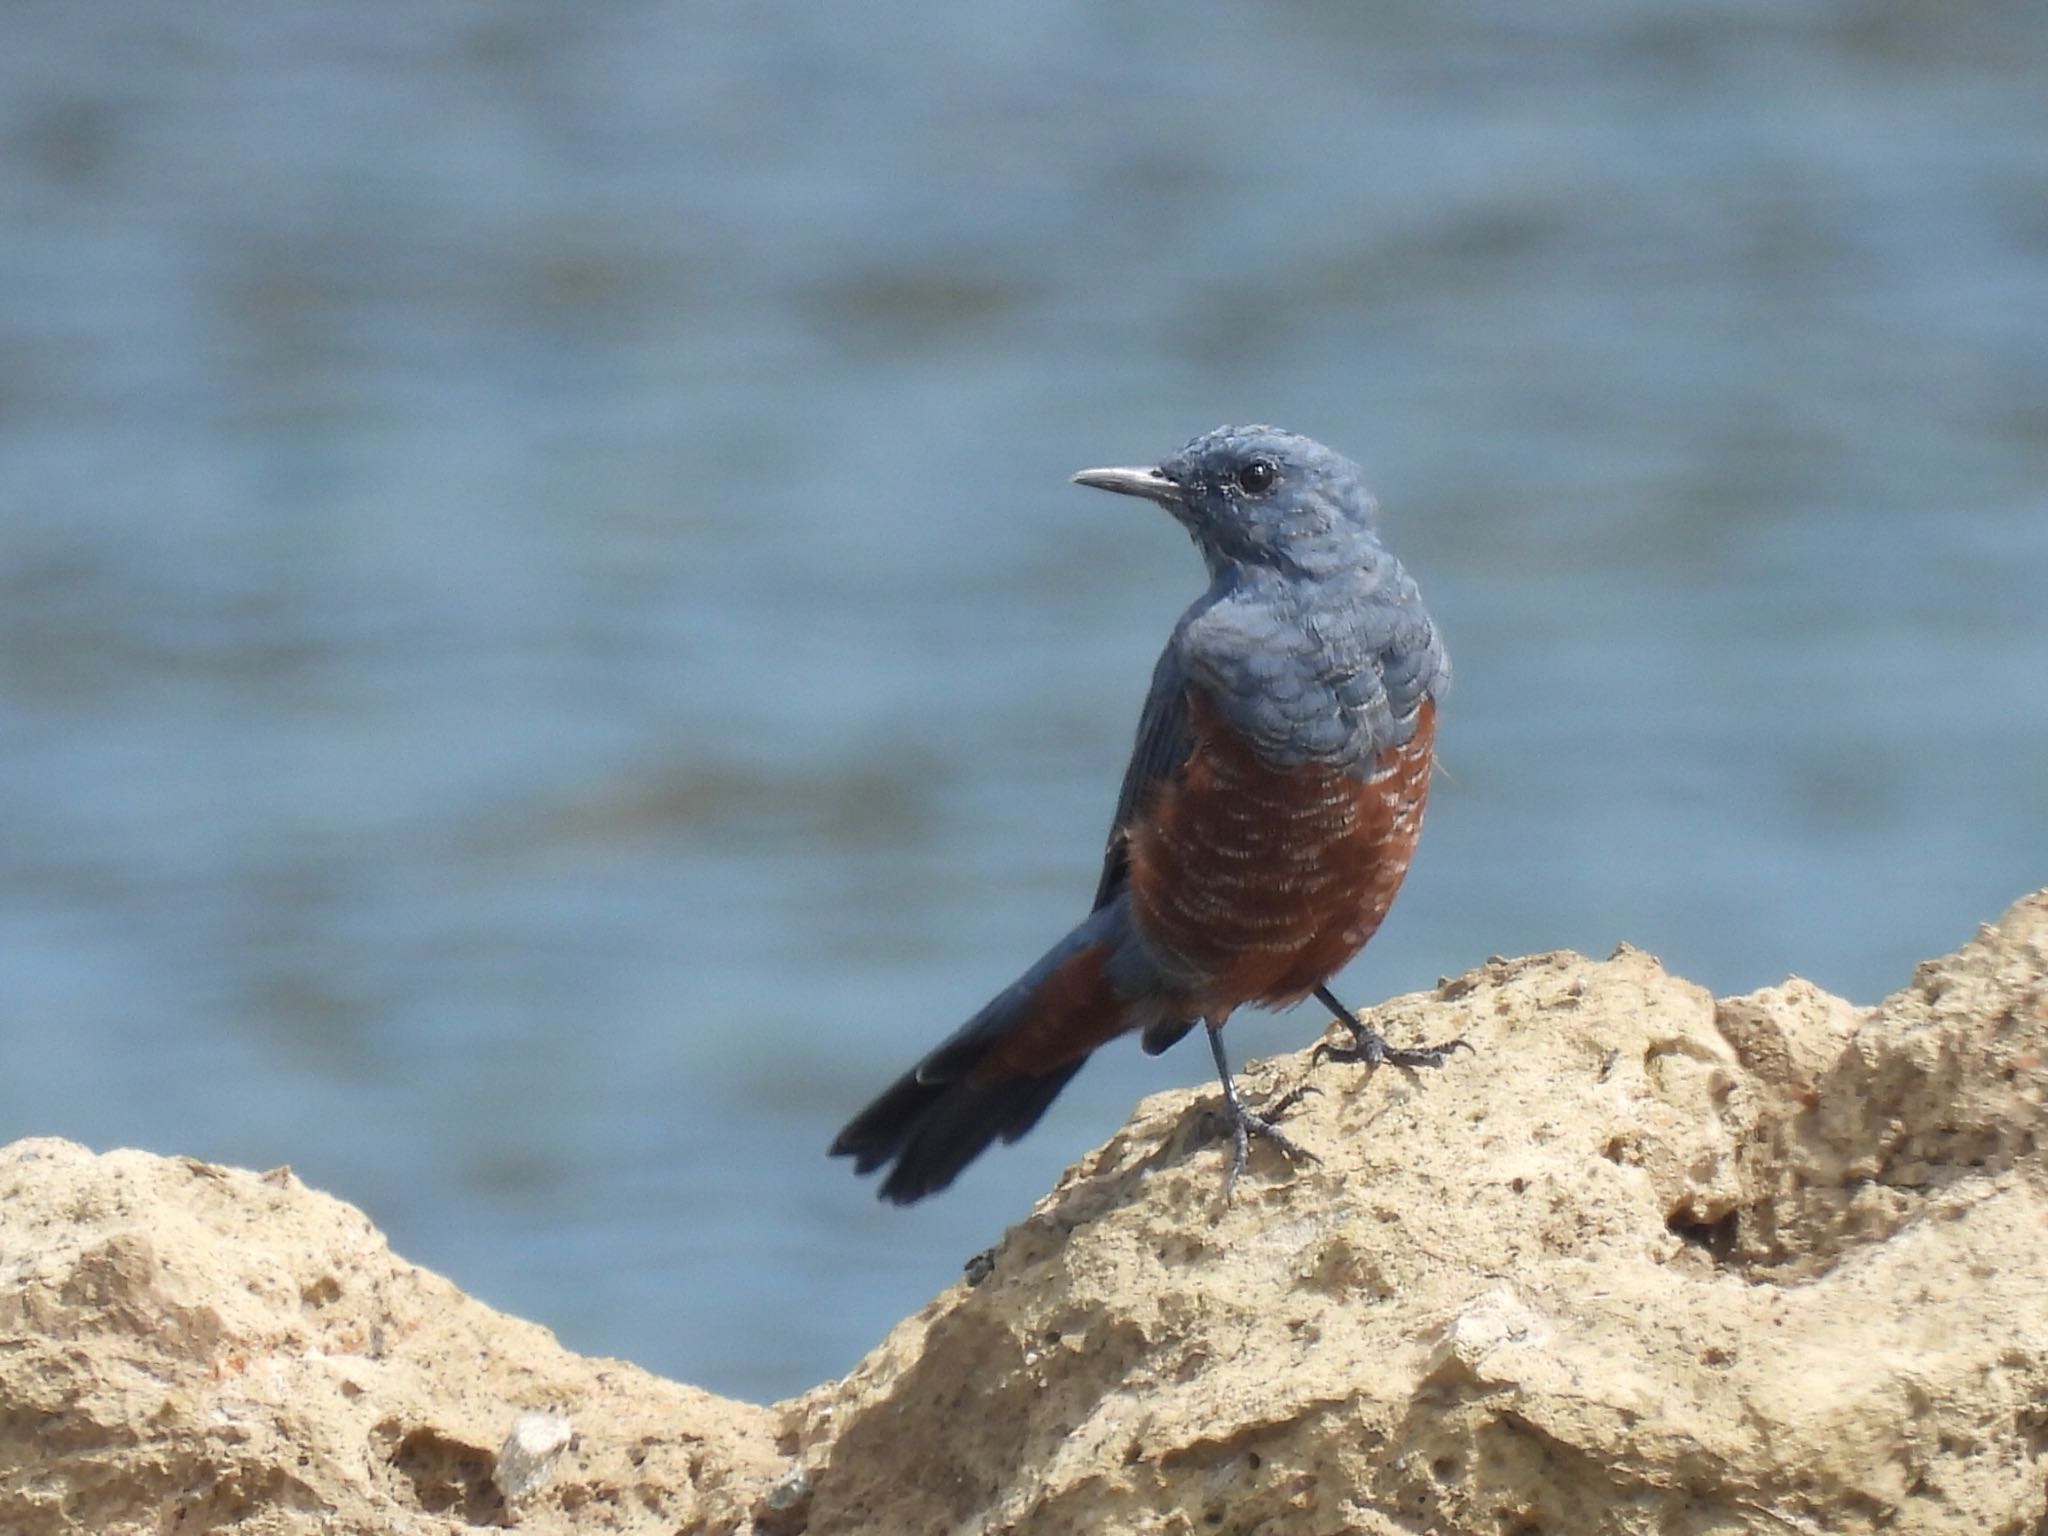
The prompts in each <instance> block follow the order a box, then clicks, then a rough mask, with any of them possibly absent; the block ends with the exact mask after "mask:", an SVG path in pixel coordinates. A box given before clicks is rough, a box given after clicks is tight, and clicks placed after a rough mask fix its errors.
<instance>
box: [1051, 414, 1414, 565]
mask: <svg viewBox="0 0 2048 1536" xmlns="http://www.w3.org/2000/svg"><path fill="white" fill-rule="evenodd" d="M1074 482H1075V483H1076V484H1077V485H1091V486H1094V487H1095V488H1096V489H1098V490H1104V491H1116V492H1118V493H1120V494H1122V495H1125V496H1142V497H1144V498H1145V499H1146V500H1148V501H1156V502H1158V503H1159V504H1160V505H1161V506H1163V507H1165V508H1166V509H1167V511H1169V512H1171V513H1172V514H1173V515H1174V517H1175V518H1177V519H1178V520H1179V521H1180V523H1181V524H1182V526H1184V527H1185V528H1186V529H1187V530H1188V532H1189V533H1190V534H1192V535H1193V536H1194V540H1195V543H1196V544H1197V545H1198V546H1199V547H1200V548H1201V551H1202V555H1203V557H1204V558H1205V559H1206V560H1208V562H1209V563H1210V565H1211V566H1212V567H1218V566H1223V565H1247V566H1259V565H1264V566H1276V567H1282V568H1290V569H1294V570H1299V571H1304V572H1307V573H1309V574H1312V575H1320V574H1325V573H1328V572H1332V571H1336V570H1342V569H1346V568H1355V567H1357V566H1358V565H1360V564H1361V563H1363V562H1365V561H1367V560H1369V559H1370V558H1371V556H1372V555H1373V553H1374V552H1375V551H1376V550H1377V549H1378V547H1379V546H1378V541H1377V539H1376V538H1375V536H1374V533H1373V526H1372V517H1373V511H1374V508H1373V499H1372V496H1371V494H1370V493H1369V492H1368V491H1367V490H1366V488H1365V482H1364V479H1363V477H1362V476H1361V474H1360V471H1359V468H1358V466H1357V465H1356V464H1354V463H1352V462H1351V461H1350V460H1349V459H1347V458H1345V457H1344V456H1343V455H1342V454H1340V453H1337V452H1335V451H1333V450H1332V449H1329V448H1325V447H1324V446H1323V445H1322V444H1321V443H1319V442H1316V441H1315V440H1314V439H1313V438H1307V437H1303V436H1301V435H1300V434H1299V433H1295V432H1283V431H1282V430H1281V429H1280V428H1278V427H1218V428H1217V429H1216V430H1215V431H1213V432H1205V433H1203V434H1202V435H1201V436H1200V437H1198V438H1196V439H1195V440H1194V441H1193V442H1191V443H1189V444H1188V445H1187V446H1186V447H1185V448H1183V449H1181V451H1180V452H1179V453H1176V454H1174V455H1173V456H1172V457H1171V458H1169V459H1167V460H1165V461H1164V462H1163V463H1161V464H1159V465H1157V466H1156V467H1154V468H1150V469H1084V470H1082V471H1081V473H1079V474H1078V475H1076V476H1074Z"/></svg>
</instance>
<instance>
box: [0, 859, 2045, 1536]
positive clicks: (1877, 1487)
mask: <svg viewBox="0 0 2048 1536" xmlns="http://www.w3.org/2000/svg"><path fill="white" fill-rule="evenodd" d="M1374 1021H1375V1023H1376V1024H1377V1025H1378V1026H1379V1027H1380V1028H1381V1029H1382V1030H1384V1031H1386V1032H1387V1033H1389V1034H1390V1036H1391V1037H1392V1038H1393V1039H1395V1040H1396V1041H1400V1042H1423V1041H1434V1040H1440V1039H1444V1038H1447V1037H1450V1036H1458V1035H1462V1036H1464V1037H1466V1038H1468V1039H1469V1040H1471V1041H1472V1043H1473V1044H1474V1045H1475V1046H1476V1047H1478V1054H1477V1056H1465V1055H1459V1056H1457V1057H1456V1058H1454V1059H1453V1061H1452V1062H1451V1064H1450V1065H1449V1066H1447V1067H1446V1068H1445V1069H1443V1070H1442V1071H1440V1072H1431V1073H1413V1072H1404V1071H1400V1070H1396V1069H1390V1068H1383V1069H1381V1070H1380V1071H1378V1072H1376V1073H1373V1072H1367V1071H1364V1070H1363V1069H1360V1068H1357V1067H1354V1066H1351V1065H1347V1064H1343V1063H1338V1062H1332V1061H1327V1060H1326V1061H1321V1062H1317V1061H1314V1060H1312V1058H1311V1056H1310V1053H1308V1052H1303V1053H1301V1054H1300V1055H1297V1056H1294V1057H1289V1058H1283V1059H1280V1060H1277V1061H1274V1062H1269V1063H1265V1064H1263V1065H1261V1066H1257V1067H1254V1068H1252V1069H1250V1070H1249V1071H1248V1072H1247V1073H1246V1074H1245V1086H1246V1087H1247V1089H1248V1090H1249V1091H1250V1092H1251V1094H1252V1095H1253V1096H1254V1097H1255V1098H1256V1097H1257V1096H1258V1095H1259V1094H1261V1093H1267V1094H1277V1093H1282V1092H1285V1091H1286V1090H1287V1089H1288V1088H1290V1087H1293V1086H1295V1085H1296V1084H1300V1083H1307V1084H1310V1085H1312V1086H1313V1087H1315V1088H1316V1089H1317V1090H1319V1091H1318V1092H1316V1093H1314V1094H1312V1095H1310V1096H1309V1097H1307V1098H1306V1099H1305V1100H1304V1101H1303V1102H1302V1103H1301V1104H1300V1105H1299V1106H1298V1107H1297V1108H1296V1109H1295V1110H1293V1111H1292V1112H1291V1114H1290V1115H1289V1118H1288V1122H1287V1124H1288V1130H1289V1134H1290V1135H1291V1136H1293V1137H1294V1138H1295V1139H1296V1140H1297V1141H1298V1142H1300V1143H1301V1144H1302V1145H1303V1146H1304V1147H1305V1148H1307V1149H1308V1150H1309V1151H1310V1152H1312V1153H1314V1154H1315V1155H1316V1156H1317V1157H1318V1158H1319V1159H1320V1161H1319V1162H1313V1163H1310V1162H1303V1163H1300V1164H1293V1165H1290V1164H1289V1163H1288V1162H1287V1161H1286V1160H1285V1158H1284V1157H1282V1156H1281V1154H1280V1153H1279V1152H1278V1151H1276V1150H1275V1149H1273V1148H1271V1147H1269V1146H1262V1145H1255V1147H1254V1149H1253V1161H1252V1165H1251V1167H1250V1169H1249V1170H1248V1172H1247V1174H1246V1176H1245V1178H1244V1179H1243V1180H1242V1181H1241V1182H1240V1183H1239V1185H1238V1187H1237V1193H1236V1197H1235V1199H1234V1200H1233V1201H1232V1202H1231V1203H1230V1204H1228V1205H1225V1204H1223V1203H1222V1201H1221V1198H1220V1188H1221V1179H1222V1171H1223V1167H1224V1163H1225V1160H1226V1158H1227V1155H1228V1147H1227V1143H1226V1142H1224V1141H1223V1140H1221V1139H1219V1137H1218V1136H1217V1134H1216V1132H1217V1123H1216V1120H1215V1116H1214V1113H1213V1111H1214V1108H1215V1103H1216V1095H1215V1092H1214V1090H1213V1089H1211V1090H1206V1091H1202V1092H1196V1093H1185V1092H1180V1093H1169V1094H1161V1095H1157V1096H1155V1097H1153V1098H1150V1099H1148V1100H1146V1101H1145V1102H1144V1103H1143V1104H1141V1105H1140V1106H1139V1108H1138V1110H1137V1112H1136V1113H1135V1114H1134V1116H1133V1117H1132V1119H1131V1121H1130V1122H1129V1123H1128V1124H1127V1125H1126V1126H1125V1127H1124V1128H1123V1129H1122V1130H1121V1131H1119V1132H1118V1133H1117V1134H1116V1135H1115V1136H1114V1137H1113V1138H1111V1140H1110V1141H1109V1142H1108V1143H1107V1144H1106V1145H1105V1146H1103V1147H1102V1148H1100V1149H1098V1150H1097V1151H1096V1152H1095V1153H1093V1154H1091V1155H1090V1156H1089V1157H1087V1158H1085V1159H1084V1160H1083V1161H1082V1162H1081V1163H1080V1164H1079V1165H1077V1166H1076V1167H1075V1168H1074V1169H1073V1170H1072V1171H1071V1172H1070V1173H1069V1174H1068V1175H1067V1176H1066V1178H1065V1179H1064V1180H1062V1182H1061V1184H1060V1185H1059V1187H1058V1188H1057V1189H1055V1190H1054V1191H1053V1192H1052V1193H1051V1194H1050V1195H1048V1196H1047V1197H1046V1198H1045V1199H1044V1200H1043V1201H1041V1202H1040V1203H1039V1205H1038V1207H1037V1208H1036V1210H1034V1211H1033V1212H1032V1213H1031V1214H1030V1216H1029V1217H1028V1218H1027V1219H1026V1220H1024V1221H1023V1222H1022V1223H1020V1224H1019V1225H1018V1226H1017V1227H1015V1228H1013V1229H1012V1230H1011V1232H1010V1233H1009V1235H1008V1237H1007V1238H1006V1239H1005V1240H1004V1242H1003V1243H1002V1244H1001V1245H1000V1246H999V1247H998V1248H997V1249H996V1250H995V1252H994V1253H993V1255H992V1256H991V1257H990V1259H989V1260H988V1261H987V1262H986V1263H984V1264H981V1265H977V1266H976V1272H977V1274H980V1275H981V1276H982V1278H981V1279H980V1281H979V1283H978V1284H968V1283H967V1282H966V1281H964V1280H963V1282H962V1283H960V1284H958V1285H955V1286H954V1287H952V1288H950V1289H949V1290H948V1291H947V1292H946V1293H945V1294H943V1295H942V1296H940V1297H938V1298H937V1299H936V1300H934V1301H933V1302H932V1303H931V1304H930V1305H928V1306H927V1307H925V1308H924V1309H923V1310H922V1311H921V1312H919V1313H918V1314H917V1315H916V1316H915V1317H913V1318H910V1319H908V1320H906V1321H905V1322H904V1323H902V1324H900V1325H899V1326H898V1327H897V1328H896V1329H895V1331H894V1332H893V1333H891V1335H890V1336H889V1338H888V1339H886V1340H885V1341H884V1342H883V1343H882V1344H881V1345H880V1346H879V1347H878V1348H877V1349H876V1350H875V1351H874V1353H873V1354H872V1355H870V1356H869V1358H868V1359H867V1360H866V1361H864V1362H863V1363H862V1364H861V1365H860V1366H859V1367H858V1368H857V1369H856V1370H855V1371H854V1372H853V1373H852V1374H851V1375H850V1376H848V1377H847V1378H846V1379H845V1380H844V1381H840V1382H836V1383H831V1384H828V1385H826V1386H823V1387H820V1388H818V1389H816V1390H815V1391H813V1392H811V1393H808V1394H806V1395H805V1396H804V1397H802V1398H799V1399H796V1400H794V1401H791V1402H788V1403H784V1404H779V1405H777V1406H775V1407H773V1408H758V1407H753V1406H750V1405H747V1404H742V1403H735V1402H730V1401H726V1400H722V1399H717V1398H712V1397H710V1396H708V1395H707V1394H704V1393H700V1392H696V1391H693V1390H692V1389H690V1388H687V1387H680V1386H676V1385H674V1384H671V1383H667V1382H663V1381H660V1380H658V1379H656V1378H653V1377H650V1376H647V1375H646V1374H644V1373H642V1372H639V1371H637V1370H635V1369H634V1368H632V1367H630V1366H625V1365H621V1364H619V1363H617V1362H609V1361H585V1360H581V1359H578V1358H577V1357H574V1356H571V1355H568V1354H567V1353H565V1352H564V1351H562V1350H561V1349H560V1348H559V1347H558V1346H556V1345H555V1343H554V1342H553V1340H552V1339H551V1338H550V1337H549V1336H548V1335H547V1334H546V1333H545V1332H543V1331H542V1330H540V1329H538V1328H535V1327H533V1326H531V1325H529V1324H526V1323H521V1322H518V1321H516V1320H513V1319H509V1318H505V1317H503V1316H500V1315H498V1314H496V1313H493V1312H491V1311H490V1310H489V1309H487V1308H485V1307H483V1306H481V1305H480V1304H478V1303H475V1302H472V1301H470V1300H468V1299H467V1298H464V1297H463V1296H462V1295H461V1294H460V1293H459V1292H457V1291H456V1290H454V1288H453V1287H452V1286H449V1285H448V1284H447V1283H446V1282H444V1281H441V1280H439V1279H438V1278H436V1277H434V1276H432V1275H428V1274H426V1273H424V1272H422V1271H420V1270H417V1269H415V1268H413V1267H411V1266H409V1265H406V1264H404V1263H403V1262H402V1261H400V1260H398V1259H396V1258H394V1257H393V1256H392V1255H391V1254H390V1253H389V1251H388V1250H387V1249H386V1248H385V1246H384V1244H383V1242H382V1239H381V1238H379V1237H378V1235H377V1234H376V1233H375V1231H374V1230H373V1229H372V1228H371V1227H370V1226H369V1224H368V1223H367V1221H365V1220H364V1218H363V1217H362V1216H360V1215H359V1214H358V1213H356V1212H355V1211H353V1210H351V1209H350V1208H348V1207H346V1206H343V1205H340V1204H339V1203H337V1202H335V1201H333V1200H330V1199H328V1198H326V1197H325V1196H321V1195H318V1194H316V1193H313V1192H311V1191H308V1190H306V1189H305V1188H303V1187H302V1186H300V1185H299V1184H297V1183H296V1181H294V1180H292V1179H291V1178H290V1177H289V1175H261V1176H259V1175H255V1174H247V1173H240V1172H234V1171H230V1170H225V1169H216V1168H209V1167H206V1166H204V1165H199V1164H191V1163H182V1162H177V1161H167V1160H164V1159H158V1158H153V1157H147V1156H145V1155H143V1154H139V1153H132V1152H131V1153H113V1154H109V1155H107V1156H105V1157H93V1156H92V1155H91V1154H89V1153H86V1152H85V1151H83V1150H82V1149H79V1148H76V1147H71V1146H68V1145H66V1144H64V1143H58V1142H48V1141H43V1142H23V1143H17V1144H16V1145H15V1146H13V1147H11V1148H7V1149H4V1150H0V1404H4V1408H0V1531H4V1532H6V1533H8V1536H14V1533H16V1532H20V1533H22V1536H43V1533H50V1532H58V1531H64V1532H71V1531H95V1532H98V1531H107V1532H122V1533H125V1532H129V1531H135V1532H142V1531H148V1532H158V1531H178V1532H185V1531H211V1530H222V1531H236V1532H266V1533H267V1532H273V1531H274V1532H315V1531H318V1532H356V1531H364V1532H368V1531H379V1532H384V1531H414V1530H419V1531H437V1532H438V1531H447V1530H459V1529H462V1528H464V1527H465V1526H473V1525H491V1524H500V1523H506V1522H510V1521H515V1520H516V1521H517V1522H518V1523H519V1524H520V1526H521V1528H522V1529H525V1530H531V1531H536V1532H556V1531H563V1532H567V1531H631V1532H640V1531H646V1532H656V1531H660V1532H698V1531H703V1532H718V1533H728V1532H730V1533H758V1536H797V1533H811V1536H837V1533H850V1532H874V1533H888V1536H895V1533H905V1536H919V1533H925V1532H947V1533H953V1532H959V1533H968V1532H974V1533H979V1532H990V1533H995V1532H1004V1533H1011V1532H1014V1533H1020V1536H1021V1533H1031V1536H1040V1533H1065V1532H1075V1533H1079V1532H1102V1531H1115V1532H1128V1533H1185V1536H1206V1533H1210V1532H1241V1533H1251V1532H1264V1533H1273V1536H1281V1533H1287V1536H1293V1533H1303V1536H1320V1533H1331V1536H1335V1533H1340V1532H1365V1533H1386V1536H1395V1533H1400V1536H1423V1533H1429V1532H1436V1533H1440V1536H1456V1533H1466V1532H1472V1533H1479V1532H1484V1533H1487V1536H1604V1533H1616V1536H1624V1533H1625V1536H1652V1533H1654V1536H1707V1533H1715V1536H1724V1533H1733V1532H1758V1533H1764V1532H1830V1533H1833V1532H1873V1533H1875V1532H1886V1533H1901V1532H1927V1533H1944V1536H1946V1533H1953V1532H1984V1533H2008V1536H2039V1533H2040V1532H2042V1531H2043V1530H2044V1529H2048V1182H2044V1177H2043V1167H2042V1156H2041V1146H2040V1142H2041V1138H2042V1135H2043V1131H2044V1125H2048V1119H2044V1103H2043V1100H2044V1076H2043V1068H2044V1065H2048V892H2044V893H2041V894H2037V895H2035V896H2032V897H2029V898H2027V899H2026V900H2024V901H2022V902H2020V903H2019V904H2018V905H2017V906H2015V907H2014V908H2013V909H2012V911H2011V912H2009V913H2008V914H2007V915H2006V916H2005V918H2004V919H2003V920H2002V921H2001V922H1999V923H1998V924H1997V925H1996V926H1995V927H1988V928H1986V929H1984V930H1982V931H1981V932H1980V934H1979V935H1978V937H1977V938H1976V939H1975V940H1973V941H1972V942H1971V943H1970V944H1968V945H1966V946H1965V947H1964V948H1963V949H1962V950H1961V951H1959V952H1958V953H1956V954H1954V955H1951V956H1949V957H1947V958H1945V959H1942V960H1938V961H1931V962H1929V963H1928V964H1926V965H1924V966H1922V967H1921V968H1920V970H1919V972H1918V973H1917V974H1916V976H1915V977H1914V979H1913V982H1912V984H1911V985H1910V986H1908V987H1907V988H1906V989H1905V990H1904V991H1902V992H1900V993H1899V994H1897V995H1896V996H1894V997H1892V998H1891V999H1889V1000H1887V1001H1886V1002H1884V1003H1883V1004H1881V1005H1879V1006H1878V1007H1877V1008H1875V1009H1869V1010H1860V1009H1857V1008H1854V1007H1852V1006H1850V1005H1849V1004H1847V1003H1844V1002H1842V1001H1840V1000H1838V999H1836V998H1832V997H1830V996H1828V995H1827V994H1825V993H1822V992H1820V991H1818V990H1817V989H1815V988H1813V987H1811V986H1809V985H1807V984H1806V983H1803V982H1799V981H1792V982H1787V983H1786V984H1785V985H1783V986H1779V987H1772V988H1767V989H1765V990H1764V991H1761V992H1757V993H1754V994H1752V995H1750V996H1747V997H1741V998H1732V999H1726V1000H1723V1001H1720V1002H1718V1003H1717V1002H1716V1001H1715V1000H1714V999H1713V998H1712V997H1710V996H1709V995H1708V994H1707V993H1706V992H1704V991H1702V990H1701V989H1700V988H1698V987H1695V986H1693V985H1691V984H1689V983H1687V982H1685V981H1682V980H1679V979H1677V978H1674V977H1672V976H1669V975H1667V974H1666V973H1665V972H1664V971H1663V970H1662V969H1661V968H1660V967H1659V966H1658V964H1657V963H1656V961H1654V960H1653V959H1651V958H1650V957H1649V956H1647V955H1643V954H1641V953H1638V952H1636V951H1633V950H1628V949H1623V950H1622V951H1620V952H1618V953H1617V954H1616V955H1615V956H1614V957H1612V958H1611V959H1608V960H1606V961H1599V962H1595V961H1589V960H1586V959H1584V958H1582V957H1579V956H1576V955H1570V954H1554V955H1542V956H1535V957H1530V958H1527V959H1521V960H1513V961H1492V962H1489V963H1488V964H1487V965H1485V966H1483V967H1481V968H1480V969H1478V970H1476V971H1473V972H1471V973H1469V974H1467V975H1465V976H1461V977H1458V978H1455V979H1452V980H1449V981H1446V982H1445V983H1443V985H1441V986H1440V987H1439V988H1438V989H1437V990H1436V991H1435V992H1433V993H1429V994H1421V995H1416V996H1411V997H1404V998H1398V999H1395V1000H1394V1001H1392V1002H1390V1003H1388V1004H1386V1005H1385V1006H1384V1007H1382V1008H1380V1009H1379V1010H1377V1012H1376V1013H1375V1015H1374ZM529 1411H549V1412H558V1413H563V1414H567V1415H568V1416H569V1417H570V1418H571V1420H572V1421H573V1424H574V1427H575V1439H574V1440H573V1442H572V1443H571V1444H570V1446H569V1448H568V1449H567V1450H566V1451H565V1452H564V1453H563V1455H562V1460H561V1462H560V1464H559V1465H558V1466H557V1467H556V1469H555V1470H554V1472H553V1474H552V1476H551V1477H550V1479H549V1480H548V1481H547V1482H546V1483H545V1484H544V1485H543V1486H541V1487H539V1488H538V1489H537V1490H535V1491H534V1492H532V1493H531V1494H529V1495H528V1496H527V1497H526V1498H524V1499H523V1500H521V1501H520V1502H519V1504H518V1505H517V1506H516V1507H513V1508H510V1509H508V1508H507V1507H506V1505H505V1503H504V1499H503V1497H502V1495H501V1494H500V1493H499V1492H498V1483H497V1482H496V1481H495V1480H494V1473H495V1472H496V1471H497V1466H496V1456H497V1453H498V1448H499V1446H500V1445H501V1444H502V1442H503V1440H504V1436H505V1434H506V1432H507V1430H508V1429H509V1428H510V1426H511V1425H512V1423H513V1422H514V1421H515V1420H516V1419H517V1418H518V1417H519V1415H520V1414H521V1413H525V1412H529Z"/></svg>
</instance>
